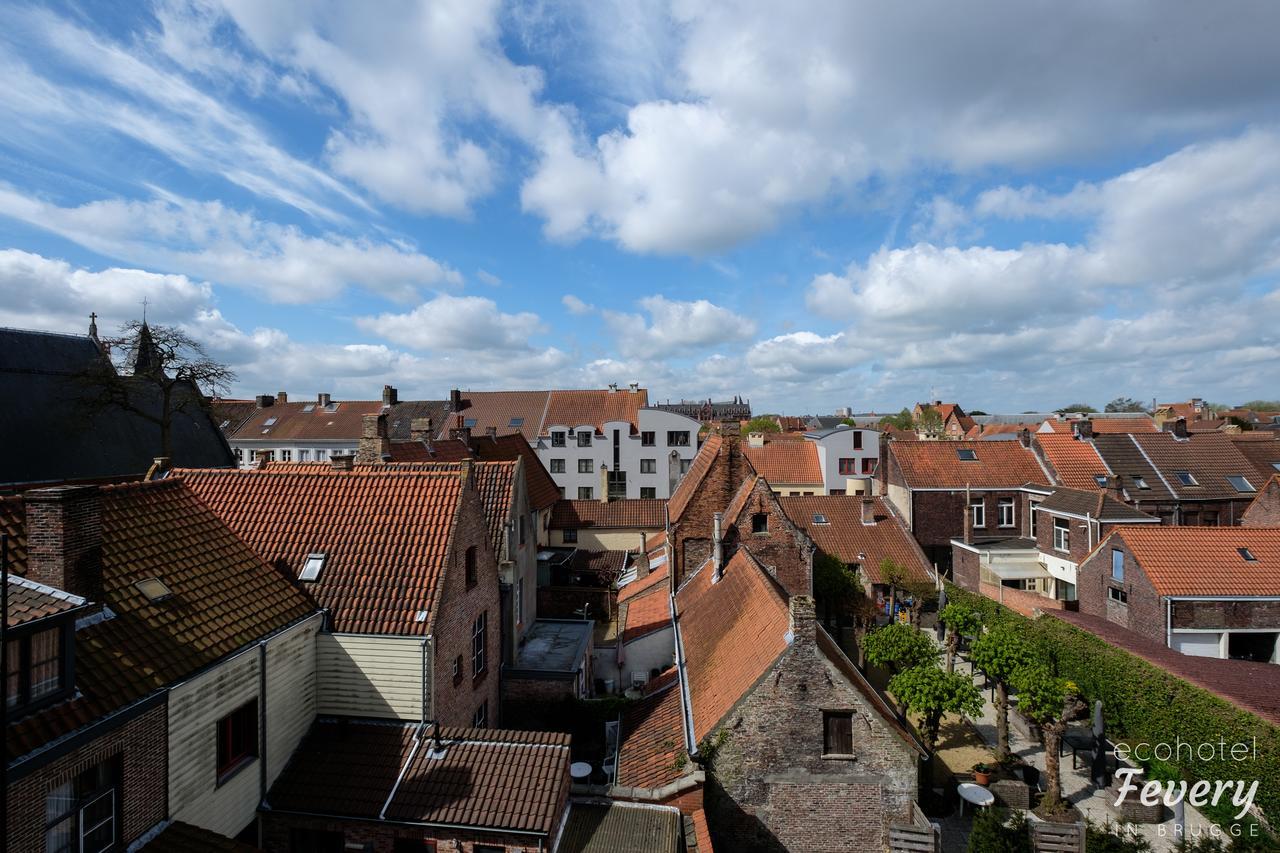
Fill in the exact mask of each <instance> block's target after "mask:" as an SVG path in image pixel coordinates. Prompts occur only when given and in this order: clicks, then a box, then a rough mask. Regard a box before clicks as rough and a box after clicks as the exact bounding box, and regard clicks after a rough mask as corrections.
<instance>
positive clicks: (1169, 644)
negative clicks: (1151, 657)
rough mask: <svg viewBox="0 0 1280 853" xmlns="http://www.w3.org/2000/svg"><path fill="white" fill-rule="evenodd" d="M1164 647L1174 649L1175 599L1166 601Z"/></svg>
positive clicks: (1166, 599)
mask: <svg viewBox="0 0 1280 853" xmlns="http://www.w3.org/2000/svg"><path fill="white" fill-rule="evenodd" d="M1164 646H1165V648H1166V649H1171V648H1173V599H1172V598H1168V597H1166V598H1165V600H1164Z"/></svg>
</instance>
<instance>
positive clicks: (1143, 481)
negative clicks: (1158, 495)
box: [1133, 477, 1151, 489]
mask: <svg viewBox="0 0 1280 853" xmlns="http://www.w3.org/2000/svg"><path fill="white" fill-rule="evenodd" d="M1133 484H1134V485H1135V486H1137V487H1138V488H1139V489H1149V488H1151V487H1150V486H1148V485H1147V478H1146V477H1134V478H1133Z"/></svg>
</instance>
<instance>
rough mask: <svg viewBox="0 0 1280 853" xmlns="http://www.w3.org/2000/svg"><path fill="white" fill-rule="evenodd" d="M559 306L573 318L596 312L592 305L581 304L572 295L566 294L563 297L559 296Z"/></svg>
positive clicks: (580, 301) (581, 302) (579, 300)
mask: <svg viewBox="0 0 1280 853" xmlns="http://www.w3.org/2000/svg"><path fill="white" fill-rule="evenodd" d="M560 304H562V305H563V306H564V308H565V310H566V311H568V312H569V313H570V314H572V315H573V316H575V317H585V316H586V315H588V314H590V313H591V312H592V311H594V310H596V307H595V306H594V305H590V304H588V303H586V302H583V301H582V300H581V299H579V298H578V297H576V296H574V295H573V294H572V293H566V294H565V295H564V296H561V297H560Z"/></svg>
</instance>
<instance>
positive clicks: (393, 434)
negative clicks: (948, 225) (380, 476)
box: [356, 400, 449, 441]
mask: <svg viewBox="0 0 1280 853" xmlns="http://www.w3.org/2000/svg"><path fill="white" fill-rule="evenodd" d="M386 412H387V436H388V437H389V438H390V439H391V440H392V441H408V440H409V439H410V438H411V435H410V432H411V430H412V428H413V422H414V421H415V420H418V419H420V418H430V419H431V426H432V429H433V430H437V429H439V428H440V425H441V424H443V423H445V422H446V421H447V420H448V417H449V401H448V400H403V401H401V402H398V403H395V404H394V405H392V406H391V407H390V408H388V409H387V410H386ZM356 435H357V436H358V435H359V433H356Z"/></svg>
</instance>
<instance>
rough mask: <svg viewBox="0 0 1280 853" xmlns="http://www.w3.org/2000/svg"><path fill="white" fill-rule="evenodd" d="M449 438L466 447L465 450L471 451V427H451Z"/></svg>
mask: <svg viewBox="0 0 1280 853" xmlns="http://www.w3.org/2000/svg"><path fill="white" fill-rule="evenodd" d="M449 438H452V439H453V440H455V441H461V442H462V443H463V444H465V445H466V446H467V450H468V451H470V450H471V427H465V426H460V427H453V428H452V429H450V430H449Z"/></svg>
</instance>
